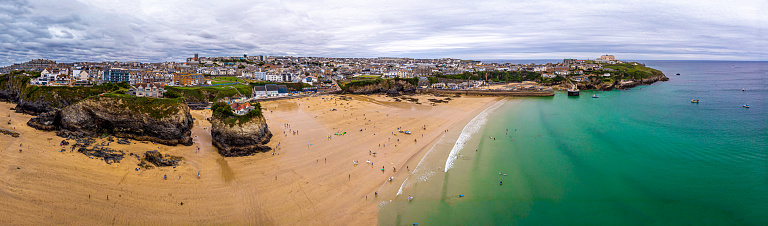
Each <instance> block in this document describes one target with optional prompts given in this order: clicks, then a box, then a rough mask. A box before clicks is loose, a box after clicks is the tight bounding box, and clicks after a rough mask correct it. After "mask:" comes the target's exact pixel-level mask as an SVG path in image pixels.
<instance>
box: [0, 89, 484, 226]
mask: <svg viewBox="0 0 768 226" xmlns="http://www.w3.org/2000/svg"><path fill="white" fill-rule="evenodd" d="M350 97H352V100H349V101H346V100H340V99H339V96H338V95H335V96H322V97H312V98H302V99H292V100H280V101H271V102H265V103H262V107H263V108H264V115H265V117H266V118H267V122H268V124H269V129H270V131H272V133H273V134H274V138H273V139H272V141H271V142H270V143H269V144H268V145H269V146H270V147H273V148H274V151H273V152H274V154H273V153H272V152H270V153H259V154H256V155H254V156H248V157H237V158H223V157H221V156H220V155H219V154H218V153H217V152H216V149H215V148H214V147H212V146H211V137H210V123H209V122H208V121H206V120H204V118H206V117H210V111H208V110H203V111H192V115H193V117H194V118H195V127H194V128H193V131H192V136H193V140H194V142H195V144H194V145H193V146H165V145H157V144H152V143H141V142H137V141H132V144H131V145H120V144H117V143H116V142H113V143H111V144H110V146H109V147H110V148H113V149H118V150H123V151H125V152H126V157H125V158H124V159H123V161H121V162H120V163H113V164H106V163H105V162H104V161H102V160H98V159H89V158H88V157H86V156H85V155H83V154H80V153H77V152H76V151H70V148H69V147H68V146H64V147H63V148H65V151H64V152H59V151H60V150H61V149H62V147H60V146H59V142H60V141H61V140H62V139H63V138H61V137H57V136H56V135H55V132H46V131H38V130H35V129H33V128H30V127H28V126H26V122H27V121H28V120H29V118H31V117H32V116H29V115H23V114H18V113H15V112H12V111H11V110H9V108H11V107H13V106H14V104H10V103H0V119H3V120H0V128H6V129H12V130H14V131H16V132H19V133H21V137H19V138H13V137H11V136H7V135H1V134H0V148H1V149H2V150H0V187H1V188H2V189H0V199H2V200H4V201H3V202H0V224H41V223H42V224H51V223H54V224H61V223H78V224H83V223H85V224H105V223H115V224H150V223H151V224H190V223H193V224H227V223H230V224H232V223H236V224H281V225H285V224H291V225H295V224H310V225H319V224H322V225H328V224H367V225H371V224H375V223H376V213H377V210H378V207H377V204H378V203H379V202H381V201H386V200H389V199H392V198H393V197H394V195H395V192H392V191H393V190H394V191H396V190H397V188H394V189H392V187H398V186H399V185H400V183H401V182H402V180H403V179H405V178H406V177H407V174H408V173H409V172H408V170H406V166H408V167H409V169H413V168H414V167H415V166H416V164H417V163H418V161H419V160H420V159H421V157H422V156H423V155H424V154H425V153H426V151H427V150H429V149H430V148H431V147H432V145H434V143H435V142H436V141H437V140H439V139H440V138H441V137H443V136H445V135H446V133H445V130H446V129H448V130H451V132H453V131H454V130H460V129H461V128H462V127H463V126H464V124H466V121H467V120H468V119H470V118H472V117H474V115H476V114H477V113H478V112H480V111H482V110H483V109H485V108H486V107H487V106H489V105H490V104H492V103H494V102H495V101H496V100H497V98H489V97H461V98H454V100H451V101H450V102H449V103H440V104H437V105H436V106H430V105H429V104H428V103H429V102H428V101H427V99H430V98H435V97H433V96H414V97H415V98H418V99H419V102H420V103H422V104H414V103H410V102H407V103H406V102H394V101H392V98H388V97H385V96H378V95H371V96H350ZM323 98H326V99H323ZM330 98H333V99H330ZM440 99H443V98H440ZM333 108H335V109H336V111H332V110H331V109H333ZM9 114H10V115H11V117H10V120H11V124H10V125H9V124H7V121H6V120H5V119H7V118H8V115H9ZM369 120H370V121H369ZM286 124H289V126H288V125H286ZM424 125H426V128H427V129H426V130H424V129H422V126H424ZM14 127H15V129H13V128H14ZM398 127H401V128H402V129H407V130H410V131H412V134H410V135H406V134H403V133H398V132H397V128H398ZM360 129H363V131H360ZM293 131H298V133H297V134H295V133H294V132H293ZM343 132H347V133H346V135H343V136H336V135H334V134H335V133H343ZM374 134H375V135H374ZM328 136H331V139H328V138H327V137H328ZM49 139H50V141H49ZM397 139H400V141H397ZM414 139H416V141H414ZM278 143H279V146H278ZM20 144H23V145H22V147H19V145H20ZM379 145H386V147H380V146H379ZM395 145H396V146H395ZM197 146H200V148H201V149H200V151H199V152H198V151H196V150H197V148H196V147H197ZM19 148H21V149H22V152H19ZM149 150H159V151H160V152H161V153H162V154H170V155H176V156H182V157H184V161H183V162H182V163H181V164H180V166H178V167H176V168H172V167H164V168H157V167H155V168H152V169H148V170H145V169H141V170H139V171H135V168H136V167H137V164H138V163H139V161H138V160H137V159H136V158H135V157H132V156H128V154H127V153H134V154H137V155H142V154H143V153H144V152H146V151H149ZM369 151H370V152H377V155H376V156H373V155H370V154H369ZM353 160H356V161H357V162H358V165H356V166H355V165H354V164H353ZM366 160H368V161H372V162H373V165H371V164H367V163H366ZM382 166H383V167H384V171H382V170H381V168H382ZM392 167H396V168H397V172H393V168H392ZM198 172H200V174H201V178H200V179H198V178H197V173H198ZM163 175H168V179H167V180H164V179H163ZM344 176H347V177H344ZM389 177H394V178H395V179H394V181H393V182H392V183H389V182H387V178H389ZM377 191H378V192H379V196H378V197H375V196H374V192H377ZM366 196H367V197H366ZM182 202H183V205H182V204H181V203H182Z"/></svg>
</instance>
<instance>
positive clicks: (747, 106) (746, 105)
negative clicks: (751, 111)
mask: <svg viewBox="0 0 768 226" xmlns="http://www.w3.org/2000/svg"><path fill="white" fill-rule="evenodd" d="M741 107H744V108H749V104H745V105H741Z"/></svg>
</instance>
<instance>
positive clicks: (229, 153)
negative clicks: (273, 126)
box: [211, 116, 272, 157]
mask: <svg viewBox="0 0 768 226" xmlns="http://www.w3.org/2000/svg"><path fill="white" fill-rule="evenodd" d="M211 137H212V143H213V146H215V147H216V148H218V149H219V153H220V154H221V155H223V156H225V157H236V156H248V155H253V154H255V153H256V152H266V151H269V150H272V148H270V147H268V146H266V145H265V144H267V143H269V140H270V139H272V132H269V129H268V128H267V122H266V120H264V117H263V116H256V117H252V118H250V119H249V120H248V121H247V122H243V123H238V122H226V121H225V120H224V119H221V118H217V117H213V118H212V119H211Z"/></svg>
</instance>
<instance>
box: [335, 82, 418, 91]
mask: <svg viewBox="0 0 768 226" xmlns="http://www.w3.org/2000/svg"><path fill="white" fill-rule="evenodd" d="M343 90H344V93H351V94H372V93H387V94H400V93H409V92H414V91H416V85H414V84H413V83H411V82H409V81H407V80H396V79H387V80H382V79H379V80H371V81H355V82H351V83H349V84H347V85H345V86H344V88H343Z"/></svg>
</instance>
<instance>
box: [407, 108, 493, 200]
mask: <svg viewBox="0 0 768 226" xmlns="http://www.w3.org/2000/svg"><path fill="white" fill-rule="evenodd" d="M503 104H504V101H499V102H496V103H494V104H493V105H491V106H490V107H488V108H486V109H485V110H483V112H481V113H480V114H478V115H477V116H475V118H473V119H472V120H471V121H470V122H469V124H467V126H465V127H464V129H463V130H462V133H461V137H459V140H457V141H456V142H457V144H456V145H458V144H459V142H460V141H461V147H458V148H457V147H456V146H454V147H453V149H452V150H451V154H450V156H449V157H448V161H449V162H451V165H453V160H452V158H451V157H453V159H455V158H456V155H457V154H458V152H459V151H460V150H461V149H462V148H463V147H464V143H463V142H464V141H466V140H469V138H470V137H471V135H472V134H474V133H475V132H477V131H478V130H479V129H480V128H482V126H483V124H485V123H486V121H487V117H488V114H490V112H493V111H494V110H496V109H497V108H499V107H501V106H502V105H503ZM472 124H476V126H472V127H471V128H473V129H471V131H472V132H469V133H468V131H469V130H468V129H467V128H470V125H472ZM462 137H465V138H464V140H463V141H462ZM443 142H447V141H446V139H445V137H443V138H440V140H438V141H437V143H435V144H434V145H433V146H432V148H430V149H429V151H427V154H425V155H424V157H423V158H421V160H420V161H419V163H418V164H417V165H416V169H414V170H413V173H412V174H411V176H408V177H407V178H405V181H403V183H402V184H400V189H398V191H397V195H401V194H403V189H405V188H408V187H410V186H411V185H413V184H414V183H418V182H424V181H427V180H428V179H429V178H430V177H432V175H434V174H435V171H434V170H433V169H435V168H438V167H437V166H435V165H433V164H427V163H429V162H431V161H425V160H426V159H434V158H439V157H438V156H434V155H433V154H432V153H433V151H434V150H435V149H436V147H438V146H440V144H442V143H443ZM447 168H448V162H446V171H447ZM411 179H415V180H411Z"/></svg>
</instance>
